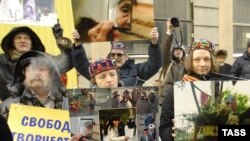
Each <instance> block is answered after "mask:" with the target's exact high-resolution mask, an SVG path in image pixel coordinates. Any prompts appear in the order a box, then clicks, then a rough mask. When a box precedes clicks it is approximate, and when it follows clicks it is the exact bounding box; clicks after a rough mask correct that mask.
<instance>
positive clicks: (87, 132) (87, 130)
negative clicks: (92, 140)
mask: <svg viewBox="0 0 250 141" xmlns="http://www.w3.org/2000/svg"><path fill="white" fill-rule="evenodd" d="M92 131H93V125H91V124H87V125H86V126H85V127H84V131H83V135H84V136H86V137H91V136H92Z"/></svg>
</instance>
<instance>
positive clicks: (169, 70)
mask: <svg viewBox="0 0 250 141" xmlns="http://www.w3.org/2000/svg"><path fill="white" fill-rule="evenodd" d="M166 27H167V32H166V37H167V38H166V43H165V46H164V47H165V48H167V49H168V51H167V52H166V54H167V55H165V56H164V57H165V58H162V55H161V52H160V45H159V42H158V38H159V34H158V28H156V27H154V28H152V30H151V32H150V43H149V46H148V56H149V57H148V59H147V60H146V61H145V62H142V63H135V60H134V59H131V58H129V54H128V48H129V47H128V46H126V45H125V44H124V43H123V42H122V41H112V42H111V43H110V52H109V54H107V58H102V59H99V60H96V61H94V62H92V63H91V62H89V60H88V59H87V56H86V52H85V50H84V47H83V44H82V42H81V41H80V40H79V39H80V38H81V37H80V34H79V33H78V31H77V30H74V31H73V33H72V41H71V40H70V39H68V38H65V37H63V32H62V31H63V30H62V29H61V30H59V31H58V30H54V28H53V30H52V31H53V33H54V35H55V38H56V43H57V46H58V48H59V49H60V51H61V54H59V55H57V56H53V55H51V54H48V53H46V48H45V46H44V45H43V43H42V42H41V40H40V38H39V36H38V35H37V34H36V33H35V32H34V31H33V30H32V29H31V28H29V27H26V26H20V27H15V28H13V29H12V30H11V31H10V32H9V33H7V34H6V36H4V37H3V39H2V41H1V48H2V50H3V53H2V54H0V66H1V67H0V72H1V75H0V89H1V91H0V98H1V101H2V102H1V106H0V114H1V116H2V117H3V118H5V120H7V119H8V113H9V109H10V105H11V104H12V103H22V104H24V105H32V106H38V107H45V108H53V109H65V110H68V109H69V105H68V100H67V97H66V93H65V86H64V85H63V84H62V82H61V75H62V74H64V73H66V72H68V71H69V70H70V69H72V68H76V70H77V71H78V72H79V73H80V74H81V75H82V76H84V77H85V78H86V79H88V80H89V81H90V83H91V86H90V87H95V88H96V87H97V88H116V87H128V86H130V87H137V86H143V84H144V83H145V80H149V79H150V78H151V77H152V76H154V75H155V74H156V73H157V72H158V71H159V70H160V68H161V67H162V65H163V64H164V65H165V66H166V68H165V69H162V70H163V71H164V72H163V74H164V77H165V80H164V88H163V91H162V92H163V93H162V94H161V96H163V99H164V100H163V102H162V108H161V110H162V111H161V117H160V127H159V133H160V138H161V139H162V140H163V141H171V140H174V136H175V135H174V132H173V129H174V123H173V119H174V100H173V95H174V90H173V84H174V82H176V81H181V80H183V81H205V80H242V79H250V65H249V64H250V42H249V43H248V44H247V49H246V51H245V52H244V53H243V55H242V56H240V57H238V58H236V60H235V62H234V63H233V65H230V64H227V63H225V61H226V58H227V51H226V50H218V49H217V50H216V49H215V48H214V45H213V43H212V42H210V41H209V40H207V39H199V40H195V41H194V42H193V43H192V44H191V46H190V49H189V51H188V52H186V49H185V47H184V46H182V45H180V44H174V45H172V40H173V30H174V27H173V25H172V23H171V22H170V19H169V20H167V21H166ZM111 30H113V29H112V28H111V29H110V31H111ZM107 33H110V32H107ZM96 34H98V33H96ZM100 36H103V37H105V38H106V37H107V36H109V35H108V34H102V35H100ZM105 38H104V39H105ZM131 94H132V92H131ZM131 94H129V92H128V91H124V93H123V94H122V97H120V96H121V94H119V92H114V93H113V96H114V97H116V98H120V99H119V102H118V103H115V102H114V103H112V107H113V106H114V107H119V106H118V105H119V103H126V104H127V107H132V106H135V107H137V110H138V111H140V110H141V109H144V108H145V107H144V108H140V105H139V104H138V100H146V101H147V102H148V103H150V102H154V101H153V100H152V99H154V98H155V94H146V95H145V94H143V92H141V93H140V94H139V95H140V96H138V97H137V99H136V101H135V97H133V95H131ZM149 96H151V97H149ZM153 96H154V97H153ZM128 103H129V104H128ZM120 105H121V104H120ZM94 106H95V100H94V98H93V95H89V112H93V111H94ZM141 106H142V105H141ZM148 112H150V111H146V112H143V111H141V113H148ZM2 117H1V124H0V125H1V126H2V125H3V126H6V122H5V123H3V124H2V122H3V121H4V120H2ZM119 122H120V119H119V118H117V117H116V118H114V119H112V121H111V122H110V125H109V127H108V128H107V129H108V130H109V132H110V133H109V134H108V137H109V138H122V140H128V139H129V137H128V136H124V135H123V136H122V137H118V135H117V134H118V133H116V132H115V131H116V128H118V125H119ZM3 128H6V127H3ZM0 129H1V130H2V127H1V128H0ZM6 129H7V128H6ZM1 133H2V132H1ZM119 134H120V133H119ZM144 135H145V136H147V137H146V138H147V139H146V140H151V139H150V138H151V137H148V129H145V130H144ZM114 136H115V137H114ZM81 137H82V136H81V135H75V136H73V137H72V139H71V140H72V141H74V140H79V139H80V138H81ZM3 139H5V138H3ZM1 140H2V138H1ZM6 140H7V138H6ZM8 140H9V139H8ZM110 140H113V139H110ZM114 140H118V139H114ZM141 140H145V139H144V137H143V136H142V139H141Z"/></svg>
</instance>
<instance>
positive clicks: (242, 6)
mask: <svg viewBox="0 0 250 141" xmlns="http://www.w3.org/2000/svg"><path fill="white" fill-rule="evenodd" d="M249 7H250V1H249V0H233V40H234V41H233V45H234V47H233V48H234V53H242V52H244V51H245V50H246V46H247V42H248V41H250V18H249V13H250V9H249Z"/></svg>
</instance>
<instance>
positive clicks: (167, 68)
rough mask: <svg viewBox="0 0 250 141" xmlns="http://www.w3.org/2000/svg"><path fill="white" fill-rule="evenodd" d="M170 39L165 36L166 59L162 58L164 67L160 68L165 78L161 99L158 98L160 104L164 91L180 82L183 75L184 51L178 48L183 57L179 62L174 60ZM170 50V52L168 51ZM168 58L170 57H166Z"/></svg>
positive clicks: (170, 37)
mask: <svg viewBox="0 0 250 141" xmlns="http://www.w3.org/2000/svg"><path fill="white" fill-rule="evenodd" d="M172 39H173V36H172V35H166V43H165V50H166V51H165V55H164V56H165V57H167V58H164V60H163V61H164V63H163V64H164V67H163V66H162V68H163V69H162V73H163V76H165V80H164V84H163V86H162V91H161V92H162V93H161V94H160V95H161V97H160V102H159V103H160V104H161V103H162V100H163V99H164V96H165V93H164V91H165V90H166V89H169V88H170V87H171V86H172V85H173V84H174V82H176V81H180V80H181V78H182V74H183V71H184V65H183V61H184V59H185V56H186V55H185V50H183V48H180V49H182V50H183V56H182V59H181V60H179V59H178V58H176V57H175V56H174V50H175V49H174V48H173V49H172V50H171V49H170V48H171V45H172ZM170 50H171V51H170ZM166 53H169V54H166ZM168 56H171V58H170V57H168Z"/></svg>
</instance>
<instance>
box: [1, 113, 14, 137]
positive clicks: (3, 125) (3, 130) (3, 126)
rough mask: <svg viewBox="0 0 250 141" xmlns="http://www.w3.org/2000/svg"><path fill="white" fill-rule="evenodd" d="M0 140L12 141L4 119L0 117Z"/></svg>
mask: <svg viewBox="0 0 250 141" xmlns="http://www.w3.org/2000/svg"><path fill="white" fill-rule="evenodd" d="M0 140H1V141H13V138H12V134H11V131H10V128H9V126H8V124H7V121H6V119H4V118H3V117H2V116H1V115H0Z"/></svg>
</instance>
